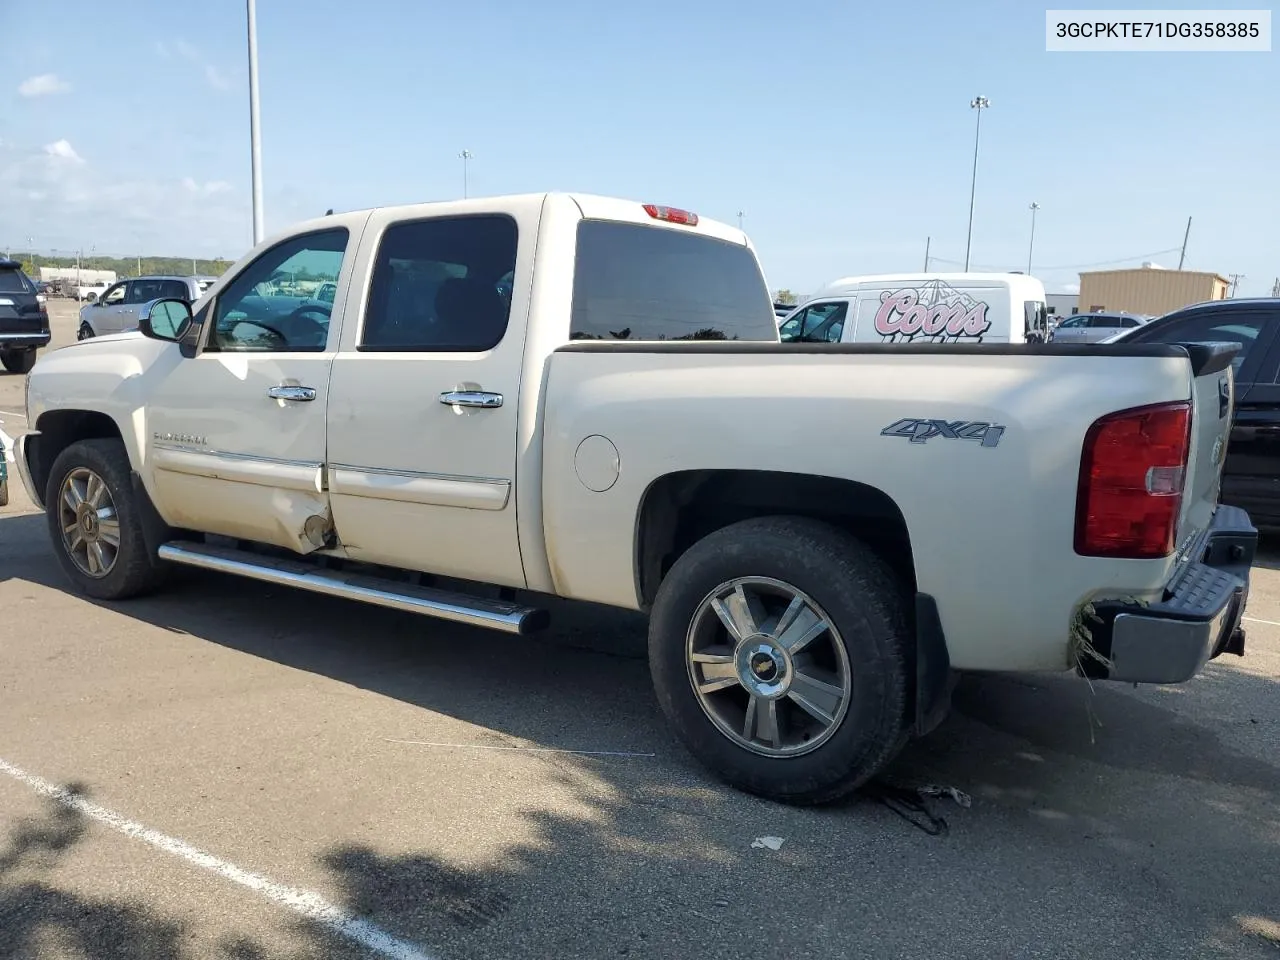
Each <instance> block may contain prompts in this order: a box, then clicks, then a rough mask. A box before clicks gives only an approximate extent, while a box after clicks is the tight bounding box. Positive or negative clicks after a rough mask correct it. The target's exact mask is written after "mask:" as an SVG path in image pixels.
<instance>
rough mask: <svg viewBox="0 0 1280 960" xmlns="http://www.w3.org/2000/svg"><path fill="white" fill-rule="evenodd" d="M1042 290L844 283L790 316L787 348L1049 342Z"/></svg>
mask: <svg viewBox="0 0 1280 960" xmlns="http://www.w3.org/2000/svg"><path fill="white" fill-rule="evenodd" d="M1048 329H1049V313H1048V309H1047V308H1046V306H1045V295H1044V284H1042V283H1041V282H1040V281H1039V280H1037V279H1035V278H1034V277H1029V276H1027V275H1026V274H1022V273H899V274H883V275H880V276H873V277H844V278H843V279H840V280H836V281H834V282H833V283H829V284H827V286H826V287H824V288H823V289H822V290H820V291H818V293H816V294H814V295H813V296H811V297H810V298H809V299H808V300H806V301H805V302H804V303H803V304H801V305H800V306H799V307H797V308H796V309H795V310H793V311H792V312H791V313H789V314H787V316H785V317H784V318H782V320H780V321H779V324H778V334H779V336H780V338H781V339H782V341H783V342H784V343H786V342H791V343H795V342H803V343H823V342H826V343H1044V342H1045V340H1046V339H1047V334H1048Z"/></svg>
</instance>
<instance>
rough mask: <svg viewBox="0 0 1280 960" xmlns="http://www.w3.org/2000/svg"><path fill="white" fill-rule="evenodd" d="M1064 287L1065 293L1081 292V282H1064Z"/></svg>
mask: <svg viewBox="0 0 1280 960" xmlns="http://www.w3.org/2000/svg"><path fill="white" fill-rule="evenodd" d="M1062 289H1063V292H1064V293H1079V292H1080V284H1078V283H1064V284H1063V285H1062Z"/></svg>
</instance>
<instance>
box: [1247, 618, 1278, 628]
mask: <svg viewBox="0 0 1280 960" xmlns="http://www.w3.org/2000/svg"><path fill="white" fill-rule="evenodd" d="M1240 619H1241V620H1247V621H1249V623H1265V624H1266V625H1267V626H1269V627H1280V620H1259V619H1258V618H1257V617H1241V618H1240Z"/></svg>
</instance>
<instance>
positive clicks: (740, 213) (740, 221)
mask: <svg viewBox="0 0 1280 960" xmlns="http://www.w3.org/2000/svg"><path fill="white" fill-rule="evenodd" d="M742 217H743V213H742V211H741V210H739V211H738V229H739V230H741V229H742Z"/></svg>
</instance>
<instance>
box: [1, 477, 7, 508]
mask: <svg viewBox="0 0 1280 960" xmlns="http://www.w3.org/2000/svg"><path fill="white" fill-rule="evenodd" d="M8 505H9V478H8V477H5V478H4V479H3V480H0V507H7V506H8Z"/></svg>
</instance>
